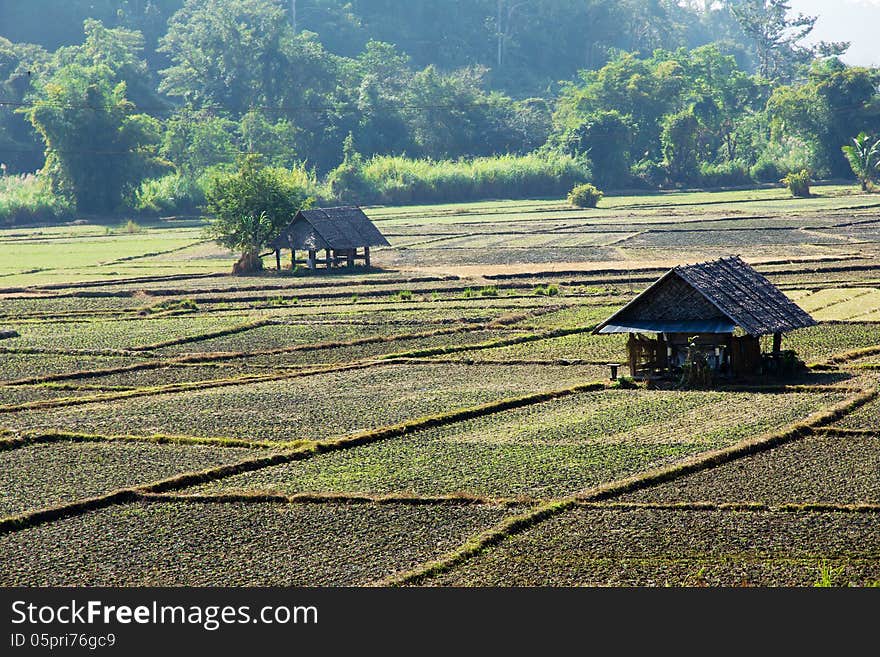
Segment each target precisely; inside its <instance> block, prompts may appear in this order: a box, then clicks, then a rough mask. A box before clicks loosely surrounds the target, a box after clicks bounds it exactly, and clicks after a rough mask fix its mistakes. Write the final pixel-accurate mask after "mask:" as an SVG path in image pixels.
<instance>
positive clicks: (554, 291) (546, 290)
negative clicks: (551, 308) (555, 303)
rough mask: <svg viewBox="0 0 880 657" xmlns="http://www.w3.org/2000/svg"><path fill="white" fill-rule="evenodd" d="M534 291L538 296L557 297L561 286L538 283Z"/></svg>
mask: <svg viewBox="0 0 880 657" xmlns="http://www.w3.org/2000/svg"><path fill="white" fill-rule="evenodd" d="M532 293H533V294H535V295H538V296H545V297H555V296H557V295H558V294H559V288H558V287H557V286H555V285H552V284H551V285H537V286H535V289H534V290H532Z"/></svg>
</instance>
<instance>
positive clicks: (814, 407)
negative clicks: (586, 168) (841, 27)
mask: <svg viewBox="0 0 880 657" xmlns="http://www.w3.org/2000/svg"><path fill="white" fill-rule="evenodd" d="M815 191H816V192H817V196H816V197H814V198H811V199H803V200H793V199H790V198H787V193H786V192H784V191H782V190H777V189H766V190H756V191H747V192H722V193H692V194H664V195H651V196H639V197H611V198H607V199H605V200H604V201H603V203H602V204H601V205H602V207H600V208H598V209H594V210H573V209H571V208H570V207H568V206H566V205H564V204H563V203H560V202H556V201H516V202H513V201H497V202H484V203H476V204H468V205H446V206H435V207H406V208H372V209H367V214H368V215H369V216H370V218H371V219H373V220H374V222H375V223H376V225H377V226H378V227H379V228H380V230H382V232H383V233H384V234H385V235H386V236H387V237H388V240H389V241H390V242H391V246H390V247H386V248H382V249H377V250H375V252H374V253H373V265H374V266H375V267H376V270H374V271H371V272H368V273H367V272H364V271H363V270H361V269H354V270H352V271H351V272H349V271H345V270H343V271H341V272H339V273H332V274H321V273H318V274H313V275H304V274H301V273H300V272H296V273H292V272H290V271H289V270H288V271H282V272H281V273H277V272H273V271H269V272H267V273H266V274H264V275H262V276H253V277H232V276H229V275H227V272H228V271H229V270H230V269H231V265H232V262H233V261H234V260H235V256H234V255H233V254H229V253H225V252H223V251H221V250H219V249H218V248H217V247H215V246H214V245H213V244H212V243H210V242H207V241H206V240H205V238H204V236H203V234H202V229H201V227H200V226H199V225H198V224H197V223H196V222H185V221H173V220H168V221H164V222H157V223H156V224H154V225H150V226H147V227H145V228H144V230H143V232H140V233H133V234H132V233H114V232H112V231H107V230H106V229H105V228H104V227H102V226H95V225H91V224H82V225H70V226H60V227H52V228H17V229H9V230H3V231H0V288H2V289H0V331H2V332H5V333H3V334H4V335H10V336H11V337H6V338H4V339H2V340H0V585H7V586H8V585H172V586H177V585H364V584H385V585H478V586H479V585H507V584H513V585H520V584H522V585H548V584H549V585H582V584H585V585H630V584H635V585H659V586H662V585H803V586H809V585H812V584H813V583H815V582H816V581H817V580H823V581H825V582H826V583H828V582H831V583H833V584H839V585H848V584H853V585H860V586H861V585H876V584H877V582H878V581H880V529H878V527H880V523H878V521H880V398H878V382H880V197H877V196H876V195H873V196H872V195H857V194H855V193H853V192H852V189H851V188H843V187H830V186H828V187H817V188H816V189H815ZM730 254H739V255H741V256H742V257H743V258H744V259H745V260H747V261H748V262H749V263H751V264H752V265H754V266H755V267H756V268H757V269H758V270H759V271H761V272H762V273H764V274H765V275H767V276H768V277H769V278H770V280H771V281H772V282H773V283H775V284H776V285H777V286H778V287H779V288H781V289H782V290H784V291H785V292H786V294H788V295H789V296H790V297H791V298H793V299H795V300H796V301H797V302H798V304H800V305H801V306H802V307H803V308H804V309H805V310H807V311H808V312H810V313H811V314H812V315H813V316H814V317H815V318H816V319H817V320H819V322H820V324H819V325H818V326H816V327H811V328H809V329H804V330H801V331H798V332H795V333H793V334H790V335H787V336H786V338H785V346H786V347H790V348H794V349H796V350H797V351H798V353H799V355H800V356H801V357H802V358H803V359H804V360H805V361H806V362H808V363H809V364H810V365H811V368H810V370H809V372H808V373H807V374H804V375H803V376H802V377H801V378H799V379H797V380H795V381H790V382H787V383H786V384H784V385H783V384H778V383H773V382H767V383H766V384H760V385H751V386H748V387H746V386H730V387H726V388H719V389H715V390H702V391H684V390H677V389H663V388H647V387H644V386H637V387H626V386H620V385H617V384H614V383H612V382H610V381H609V380H608V367H607V366H606V364H607V363H608V362H614V361H619V362H622V361H623V360H624V342H623V338H622V337H619V336H594V335H592V334H591V332H590V331H591V329H592V327H593V326H595V325H596V324H597V323H598V322H599V321H601V320H602V319H604V318H605V317H607V316H608V315H609V314H610V313H612V312H613V311H614V310H616V309H618V308H620V307H621V306H622V305H623V304H625V303H626V302H627V301H628V300H630V299H631V298H633V297H634V296H635V294H637V293H638V292H639V291H641V290H642V289H644V288H645V287H646V286H647V285H648V284H650V283H651V282H652V281H654V280H655V279H656V278H657V277H658V276H659V275H660V274H662V273H663V272H664V271H665V270H666V269H667V268H669V267H671V266H673V265H676V264H681V263H686V262H696V261H699V260H705V259H709V258H714V257H719V256H723V255H730ZM272 264H274V258H272V259H271V262H270V259H269V258H267V265H270V266H271V265H272Z"/></svg>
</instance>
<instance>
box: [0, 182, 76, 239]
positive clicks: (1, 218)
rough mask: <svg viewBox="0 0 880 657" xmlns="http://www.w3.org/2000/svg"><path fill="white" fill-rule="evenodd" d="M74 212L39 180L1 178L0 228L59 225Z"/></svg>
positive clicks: (61, 198) (63, 199)
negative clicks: (19, 225) (29, 224)
mask: <svg viewBox="0 0 880 657" xmlns="http://www.w3.org/2000/svg"><path fill="white" fill-rule="evenodd" d="M72 212H73V208H72V207H71V205H70V202H69V201H68V200H67V199H65V198H63V197H61V196H57V195H55V194H53V193H52V192H51V191H50V189H49V186H48V184H47V183H46V181H45V180H43V179H42V178H40V177H39V176H37V175H34V174H31V173H28V174H22V175H17V176H0V225H9V226H11V225H14V224H27V223H37V222H48V221H58V220H60V219H63V218H65V217H68V216H70V215H71V214H72Z"/></svg>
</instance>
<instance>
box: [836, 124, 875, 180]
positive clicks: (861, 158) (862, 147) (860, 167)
mask: <svg viewBox="0 0 880 657" xmlns="http://www.w3.org/2000/svg"><path fill="white" fill-rule="evenodd" d="M852 141H853V143H852V144H847V145H846V146H843V147H842V148H841V150H842V151H843V154H844V156H845V157H846V159H847V161H848V162H849V166H850V168H852V171H853V173H854V174H855V176H856V178H858V180H859V184H861V186H862V191H867V190H868V185H869V184H870V183H873V182H874V181H876V180H877V179H878V178H880V139H877V140H876V141H875V140H874V139H873V138H872V137H869V136H868V135H867V134H866V133H864V132H860V133H859V134H858V135H857V136H856V137H853V140H852Z"/></svg>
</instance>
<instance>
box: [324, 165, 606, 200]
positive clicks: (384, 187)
mask: <svg viewBox="0 0 880 657" xmlns="http://www.w3.org/2000/svg"><path fill="white" fill-rule="evenodd" d="M588 178H589V171H588V170H587V169H586V168H585V167H584V166H583V165H582V164H580V163H578V162H577V161H576V160H575V159H574V158H572V157H569V156H564V155H551V156H539V155H526V156H513V155H505V156H501V157H494V158H476V159H473V160H459V161H449V160H446V161H432V160H413V159H409V158H405V157H392V156H376V157H373V158H371V159H370V160H368V161H366V162H363V161H361V160H360V158H356V157H353V158H350V159H348V160H347V161H346V162H343V164H342V165H340V167H338V168H337V169H336V170H335V171H333V172H332V173H331V174H330V177H329V185H330V192H331V195H332V197H333V198H334V199H336V200H337V201H340V202H345V203H359V204H366V203H381V204H389V205H397V204H406V203H442V202H447V201H465V200H480V199H486V198H529V197H546V196H553V195H555V194H564V193H565V192H567V191H568V190H569V189H570V188H571V187H572V185H575V184H578V183H582V182H584V181H585V180H586V179H588Z"/></svg>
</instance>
